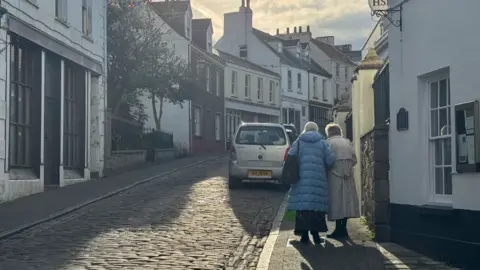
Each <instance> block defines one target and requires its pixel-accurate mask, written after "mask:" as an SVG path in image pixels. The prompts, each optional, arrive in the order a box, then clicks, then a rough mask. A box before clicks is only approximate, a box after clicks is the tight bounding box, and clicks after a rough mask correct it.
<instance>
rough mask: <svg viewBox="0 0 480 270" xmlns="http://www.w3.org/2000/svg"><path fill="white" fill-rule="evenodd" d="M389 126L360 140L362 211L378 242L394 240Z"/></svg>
mask: <svg viewBox="0 0 480 270" xmlns="http://www.w3.org/2000/svg"><path fill="white" fill-rule="evenodd" d="M388 128H389V127H388V125H384V126H380V127H378V126H377V127H375V128H374V129H373V130H372V131H370V132H368V133H367V134H365V135H364V136H363V137H362V138H361V139H360V141H361V153H362V154H361V158H360V159H361V160H360V162H361V168H362V173H361V177H362V179H361V183H362V199H361V202H362V214H363V215H364V216H365V217H366V219H367V223H368V226H369V228H370V229H371V230H372V231H374V232H375V239H376V240H377V241H388V240H389V239H390V226H389V221H390V213H389V209H388V205H389V202H390V199H389V198H390V194H389V182H388V181H389V180H388V171H389V161H388V157H389V148H388Z"/></svg>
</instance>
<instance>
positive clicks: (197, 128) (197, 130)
mask: <svg viewBox="0 0 480 270" xmlns="http://www.w3.org/2000/svg"><path fill="white" fill-rule="evenodd" d="M193 116H194V118H193V125H194V131H193V134H194V135H195V136H196V137H200V136H202V108H201V107H195V108H194V109H193Z"/></svg>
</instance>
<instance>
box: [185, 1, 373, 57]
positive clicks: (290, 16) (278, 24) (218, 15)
mask: <svg viewBox="0 0 480 270" xmlns="http://www.w3.org/2000/svg"><path fill="white" fill-rule="evenodd" d="M245 1H246V0H245ZM191 3H192V9H193V13H194V17H195V18H212V21H213V26H214V32H215V33H214V39H215V40H218V39H219V38H220V37H221V35H222V34H223V14H224V13H228V12H234V11H237V10H238V7H239V6H240V4H241V0H235V1H232V0H192V1H191ZM251 8H252V10H253V20H254V21H253V24H254V27H255V28H258V29H261V30H263V31H265V32H269V33H272V34H273V33H275V31H276V29H277V28H279V29H280V31H281V32H283V31H285V29H286V28H287V27H290V29H293V27H294V26H303V28H304V29H305V27H306V26H307V25H310V28H311V31H312V33H313V35H314V36H327V35H334V36H335V39H336V41H338V42H339V43H352V44H353V46H354V49H359V47H360V46H361V45H362V44H363V42H364V40H365V39H366V38H367V36H368V34H369V33H370V31H371V30H372V29H373V26H374V24H375V22H373V21H372V19H371V17H370V10H369V7H368V2H367V1H366V0H342V1H338V0H303V1H295V2H293V3H292V1H290V0H251ZM362 39H363V40H362Z"/></svg>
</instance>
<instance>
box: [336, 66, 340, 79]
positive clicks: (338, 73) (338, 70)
mask: <svg viewBox="0 0 480 270" xmlns="http://www.w3.org/2000/svg"><path fill="white" fill-rule="evenodd" d="M335 75H336V76H337V78H339V77H340V64H339V63H335Z"/></svg>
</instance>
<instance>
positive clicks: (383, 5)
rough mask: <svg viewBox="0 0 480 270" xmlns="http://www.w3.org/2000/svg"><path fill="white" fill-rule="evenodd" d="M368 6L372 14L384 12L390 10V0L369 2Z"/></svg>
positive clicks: (372, 0) (370, 0) (371, 0)
mask: <svg viewBox="0 0 480 270" xmlns="http://www.w3.org/2000/svg"><path fill="white" fill-rule="evenodd" d="M368 5H369V6H370V9H371V10H372V12H382V11H387V10H388V0H368Z"/></svg>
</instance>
